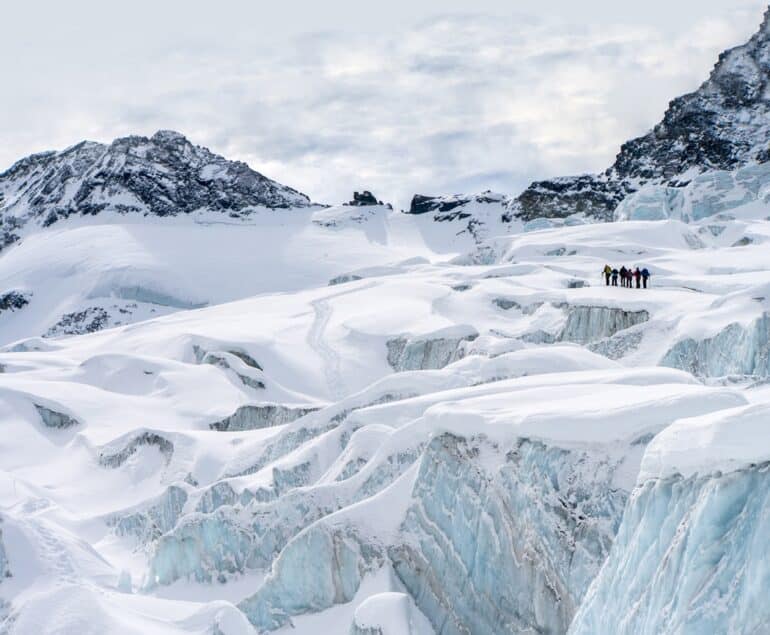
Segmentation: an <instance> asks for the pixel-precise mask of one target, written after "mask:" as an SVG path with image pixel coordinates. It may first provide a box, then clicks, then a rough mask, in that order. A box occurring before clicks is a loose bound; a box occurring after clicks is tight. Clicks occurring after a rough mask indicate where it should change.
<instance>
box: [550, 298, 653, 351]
mask: <svg viewBox="0 0 770 635" xmlns="http://www.w3.org/2000/svg"><path fill="white" fill-rule="evenodd" d="M649 319H650V314H649V313H648V312H647V311H626V310H624V309H617V308H611V307H604V306H573V307H570V308H569V313H568V315H567V323H566V324H565V325H564V328H563V329H562V332H561V334H560V335H559V338H558V339H559V340H561V341H563V342H575V343H577V344H587V343H589V342H596V341H598V340H601V339H604V338H606V337H611V336H613V335H615V333H617V332H619V331H622V330H625V329H628V328H631V327H632V326H636V325H637V324H641V323H642V322H646V321H647V320H649Z"/></svg>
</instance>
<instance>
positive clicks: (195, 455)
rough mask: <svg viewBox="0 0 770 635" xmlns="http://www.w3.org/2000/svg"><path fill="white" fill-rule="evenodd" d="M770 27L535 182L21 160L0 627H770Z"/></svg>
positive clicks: (492, 630) (1, 417)
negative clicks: (602, 156) (642, 123)
mask: <svg viewBox="0 0 770 635" xmlns="http://www.w3.org/2000/svg"><path fill="white" fill-rule="evenodd" d="M767 34H768V25H767V22H766V23H765V24H764V25H763V27H762V31H761V33H760V34H759V35H757V36H756V37H755V38H754V39H752V41H751V42H750V43H749V44H748V45H746V46H744V47H739V48H738V49H735V50H734V51H732V52H728V53H727V54H725V55H724V56H723V57H722V59H721V61H720V64H719V65H718V66H717V69H716V70H715V71H714V74H712V78H711V79H710V80H709V82H707V84H705V85H704V87H702V88H701V89H700V90H699V91H698V92H697V93H694V94H693V95H690V96H686V97H684V98H681V99H680V100H677V101H676V102H674V104H675V105H674V106H672V109H671V110H670V111H669V114H667V121H668V122H669V123H668V124H666V126H664V127H658V128H656V130H657V132H655V133H653V136H651V137H649V138H647V137H645V138H643V139H642V140H637V141H634V142H631V143H630V144H626V146H624V150H623V152H622V153H621V157H624V156H625V159H624V160H623V162H622V165H623V166H625V167H619V166H620V164H621V158H619V159H618V163H616V166H615V168H613V169H612V170H610V171H609V172H608V173H606V174H604V175H601V176H599V177H580V178H578V179H562V180H557V181H551V182H549V184H548V185H547V186H543V187H540V188H539V189H538V188H535V189H532V188H530V190H528V193H525V194H524V195H522V196H524V197H525V198H524V199H522V197H519V198H518V199H511V198H509V197H507V196H505V195H501V194H495V193H492V192H484V193H481V194H477V195H444V196H422V195H417V196H415V198H414V200H413V201H412V205H411V207H410V209H409V210H408V213H402V212H400V211H396V210H393V209H392V208H391V207H390V206H389V205H387V204H382V202H381V201H379V200H378V199H377V197H376V196H374V195H373V194H372V193H371V192H368V191H364V192H356V193H355V194H354V195H353V198H352V200H351V201H350V202H349V203H347V204H344V205H336V206H322V205H316V204H312V203H311V202H310V201H309V200H308V198H307V197H305V196H303V195H301V194H298V193H297V192H295V191H294V190H291V189H290V188H287V187H284V186H281V185H279V184H277V183H274V182H273V181H269V180H268V179H266V178H265V177H263V176H261V175H259V174H258V173H256V172H253V171H251V170H250V169H249V168H248V167H246V166H244V165H242V164H235V163H230V162H228V161H226V160H225V159H222V158H221V157H217V156H215V155H212V154H211V153H209V152H208V151H207V150H205V149H202V148H198V147H195V146H193V145H191V144H190V143H189V142H187V141H186V140H185V139H184V138H183V137H182V136H181V135H178V134H176V133H169V132H160V133H157V134H156V135H154V136H153V137H151V138H149V139H146V138H139V137H130V138H127V139H119V140H117V141H115V142H114V143H113V144H111V145H109V146H102V145H98V144H90V143H87V144H81V145H79V146H75V147H73V148H71V149H69V150H65V151H64V152H61V153H50V154H46V155H38V156H37V157H31V158H29V159H25V160H23V161H21V162H19V163H17V164H16V165H15V166H14V167H13V168H11V170H9V171H8V172H6V173H5V174H4V175H2V176H0V188H2V190H1V191H2V193H3V199H2V220H3V228H4V231H6V232H10V233H7V234H6V236H8V238H6V242H7V245H6V247H5V248H4V249H3V250H2V252H0V371H2V372H0V429H2V432H3V433H2V434H0V633H8V634H9V635H27V634H33V633H34V634H35V635H38V634H40V633H43V634H49V633H50V634H56V635H59V634H62V633H65V634H69V633H78V634H91V633H93V634H97V633H98V634H100V635H101V634H103V633H118V634H121V635H122V634H124V633H125V634H139V633H141V634H142V635H146V634H154V633H162V634H166V633H177V634H182V633H197V634H200V635H203V634H206V635H210V634H215V635H246V634H254V633H276V634H282V633H290V632H291V633H295V634H296V633H299V634H303V633H307V634H311V633H312V634H315V633H352V634H353V635H431V634H433V633H435V634H437V635H438V634H441V635H455V634H469V633H470V634H474V635H475V634H479V635H493V634H495V635H496V634H498V633H551V634H563V633H573V634H581V635H582V634H589V633H590V634H591V635H610V634H611V635H615V634H622V635H632V634H633V635H640V634H641V635H660V634H672V635H673V634H675V633H677V634H678V633H697V634H700V633H731V634H733V633H734V634H738V633H757V634H758V633H769V632H770V605H768V603H767V601H766V589H767V588H768V585H769V584H770V561H769V560H768V559H767V557H766V553H767V551H768V547H770V539H769V538H768V536H770V525H769V523H770V500H768V492H770V482H769V479H770V425H769V424H768V422H770V389H769V388H768V386H770V383H768V382H769V380H770V251H768V249H767V246H768V244H770V222H768V219H769V218H770V169H768V163H767V162H764V160H765V158H766V157H764V155H762V154H761V149H762V148H761V142H760V140H761V138H762V136H763V135H764V134H765V133H764V132H763V130H764V128H763V126H764V122H763V121H762V119H761V117H760V116H759V115H758V113H760V112H764V111H763V110H762V109H763V108H765V106H764V104H765V102H764V101H763V100H764V97H763V96H761V95H760V94H759V92H758V91H759V89H757V91H754V92H751V91H749V92H746V91H742V89H741V88H740V87H741V86H744V83H745V82H748V81H749V79H750V77H752V75H751V72H750V71H751V68H756V69H759V70H758V75H757V77H758V78H759V79H757V80H756V82H755V83H756V84H757V85H759V84H761V85H762V86H763V87H764V83H765V82H766V81H767V77H768V70H769V69H768V68H767V66H766V65H765V62H764V60H765V53H764V51H763V49H764V48H766V43H765V42H766V37H767ZM748 60H751V63H750V62H749V61H748ZM751 64H755V66H751ZM733 86H735V88H732V87H733ZM760 92H761V91H760ZM676 104H679V105H676ZM749 112H751V113H754V114H757V119H756V120H752V119H751V117H748V116H747V115H746V113H749ZM677 113H678V114H677ZM688 113H689V114H688ZM699 113H700V114H699ZM705 113H711V114H710V115H707V114H705ZM709 117H716V119H714V118H711V119H709ZM688 126H690V128H688ZM699 131H700V132H699ZM645 139H647V140H646V141H645ZM685 139H686V140H689V141H691V142H692V143H693V145H692V146H690V147H689V149H687V148H685V147H683V146H682V143H683V140H685ZM719 139H721V140H722V141H719ZM712 144H717V145H718V146H719V147H721V148H722V150H720V151H719V152H717V151H716V150H713V151H712V150H709V152H706V153H705V154H699V152H701V150H700V149H702V148H701V146H703V147H704V148H705V147H710V146H711V145H712ZM728 146H729V147H728ZM704 152H705V150H704ZM671 170H673V172H671ZM682 175H686V177H685V176H682ZM559 188H561V189H559ZM554 192H558V196H557V195H554ZM527 196H529V197H530V198H529V199H527V198H526V197H527ZM522 200H525V201H526V200H530V201H531V202H532V206H531V207H529V208H527V209H528V210H529V211H526V210H525V211H524V212H522V210H523V209H524V208H522V207H521V205H522ZM549 206H555V207H549ZM554 209H556V210H557V211H556V212H554V211H553V210H554ZM597 210H599V211H597ZM602 210H603V211H602ZM530 212H531V213H530ZM610 218H614V219H615V220H617V222H607V223H605V222H595V221H596V220H607V219H610ZM607 263H610V264H612V265H615V266H618V267H620V266H621V265H626V266H630V267H636V266H640V267H647V268H648V269H649V270H650V271H651V272H652V278H651V288H649V289H636V288H634V289H627V288H622V287H613V286H605V282H604V279H603V277H602V275H601V271H602V269H603V267H604V265H605V264H607Z"/></svg>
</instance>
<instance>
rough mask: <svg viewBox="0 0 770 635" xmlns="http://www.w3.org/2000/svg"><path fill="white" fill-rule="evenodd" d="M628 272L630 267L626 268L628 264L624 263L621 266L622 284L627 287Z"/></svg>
mask: <svg viewBox="0 0 770 635" xmlns="http://www.w3.org/2000/svg"><path fill="white" fill-rule="evenodd" d="M627 274H628V269H626V266H625V265H623V266H622V267H621V268H620V286H621V287H625V286H626V275H627Z"/></svg>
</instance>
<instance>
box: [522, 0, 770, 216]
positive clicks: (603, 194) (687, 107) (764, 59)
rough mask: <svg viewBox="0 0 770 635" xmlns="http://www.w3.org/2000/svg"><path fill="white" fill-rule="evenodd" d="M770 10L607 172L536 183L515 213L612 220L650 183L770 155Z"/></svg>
mask: <svg viewBox="0 0 770 635" xmlns="http://www.w3.org/2000/svg"><path fill="white" fill-rule="evenodd" d="M769 95H770V10H768V12H767V13H766V14H765V19H764V21H763V23H762V26H761V27H760V29H759V31H758V32H757V33H756V34H755V35H754V36H753V37H752V38H751V39H750V40H749V42H747V43H746V44H744V45H742V46H738V47H736V48H733V49H730V50H728V51H725V52H724V53H722V54H721V55H720V56H719V60H718V62H717V64H716V66H715V67H714V70H713V71H712V72H711V76H710V77H709V79H708V80H707V81H706V82H704V83H703V84H702V85H701V86H700V88H698V90H696V91H695V92H693V93H690V94H687V95H683V96H681V97H678V98H676V99H674V100H673V101H672V102H671V103H670V104H669V107H668V110H667V111H666V113H665V115H664V117H663V121H661V122H660V123H659V124H658V125H656V126H655V127H654V128H653V129H652V130H651V131H650V132H648V133H647V134H646V135H644V136H642V137H639V138H638V139H633V140H631V141H628V142H626V143H624V144H623V146H622V147H621V149H620V153H619V154H618V156H617V158H616V160H615V163H614V164H613V165H612V166H611V167H610V168H609V169H608V170H607V171H606V172H604V173H603V174H600V175H584V176H577V177H566V178H557V179H552V180H548V181H539V182H536V183H533V184H532V185H530V186H529V187H528V188H527V189H526V190H525V191H524V192H523V193H522V194H521V195H520V196H519V197H518V198H517V199H515V200H514V201H513V203H512V204H511V206H510V211H509V213H508V217H509V218H510V219H513V218H521V219H522V220H525V221H528V220H532V219H533V218H539V217H546V218H564V217H566V216H569V215H571V214H574V213H581V212H582V213H584V214H586V215H587V216H590V217H593V218H595V219H597V220H603V221H607V220H612V215H613V211H614V210H615V208H616V207H617V205H618V203H620V201H622V200H623V198H625V197H626V196H627V195H628V194H630V193H632V192H634V191H635V190H636V189H638V188H639V186H640V185H643V184H645V183H647V182H660V183H667V184H668V185H670V186H672V187H677V186H683V185H686V184H687V177H686V176H685V173H687V172H688V171H689V170H692V169H695V170H697V171H699V172H702V171H705V170H714V169H719V170H730V169H735V168H737V167H740V166H742V165H746V164H747V163H750V162H753V161H759V162H765V161H768V160H770V97H769Z"/></svg>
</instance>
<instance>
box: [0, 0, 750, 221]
mask: <svg viewBox="0 0 770 635" xmlns="http://www.w3.org/2000/svg"><path fill="white" fill-rule="evenodd" d="M764 6H765V5H764V3H762V2H749V3H747V4H745V5H743V8H735V7H733V8H731V9H730V10H729V13H726V14H725V17H724V18H719V17H718V16H717V17H709V18H704V19H702V20H700V21H698V22H696V23H695V24H694V26H692V27H691V28H688V29H687V30H686V31H683V32H681V33H679V34H678V35H676V36H674V37H671V36H670V34H669V35H664V34H663V32H662V31H659V30H656V29H654V28H652V27H650V26H644V27H641V26H639V27H628V26H620V25H616V26H612V25H607V24H593V25H592V24H590V23H586V24H582V25H577V24H574V23H571V24H566V23H561V22H558V21H555V20H550V19H533V18H526V17H521V16H515V17H508V18H499V17H495V18H492V17H488V16H481V15H452V16H445V17H437V18H433V19H430V20H426V21H422V22H420V23H418V24H416V25H414V26H413V27H412V28H410V29H408V30H401V31H399V32H395V29H390V30H388V31H387V32H377V30H376V28H370V29H350V30H348V31H345V30H336V31H333V32H331V31H327V32H323V33H313V34H305V35H302V36H298V37H297V36H292V37H291V38H290V39H287V40H285V41H284V42H282V43H281V42H278V43H276V42H274V43H273V44H271V45H269V46H268V45H267V44H265V43H262V44H260V43H259V42H250V41H249V40H248V38H246V39H244V38H243V37H238V38H234V40H233V41H232V42H229V41H227V37H226V36H223V37H217V38H212V39H211V40H206V39H201V38H200V36H195V37H191V38H189V39H185V38H183V37H177V38H174V39H172V38H169V40H168V42H167V43H166V44H165V45H161V46H152V47H148V49H147V50H144V51H143V52H142V53H137V48H136V47H133V48H126V49H125V50H123V49H121V44H120V42H121V40H116V47H117V49H116V50H110V52H109V54H105V57H104V59H103V60H101V59H100V58H99V54H98V51H90V54H88V53H89V50H88V48H85V49H82V51H83V52H82V56H81V57H82V59H78V58H77V57H76V56H75V54H74V53H72V54H71V55H70V56H69V57H68V56H67V55H66V54H65V55H64V56H63V58H62V59H57V55H56V52H55V51H48V53H47V55H42V54H40V55H39V58H38V57H34V56H33V61H34V64H33V63H32V62H30V60H26V61H25V64H26V65H24V69H25V72H24V76H23V77H21V76H20V75H19V74H18V73H17V75H16V76H15V77H14V74H13V69H11V68H10V66H9V68H8V70H9V73H10V77H11V80H7V81H6V89H9V90H7V91H6V92H7V94H6V95H5V96H4V99H3V103H2V105H0V109H1V110H0V115H2V116H1V117H0V136H2V139H3V144H2V147H0V165H10V163H12V162H13V161H14V160H16V159H17V158H20V157H21V156H23V155H25V154H28V153H30V152H32V151H36V150H41V149H45V148H49V147H64V146H66V145H70V144H71V143H74V142H76V141H79V140H80V139H82V138H95V139H97V140H110V139H112V138H113V137H116V136H121V135H125V134H134V133H139V134H151V133H152V132H154V130H156V129H158V128H173V129H176V130H179V131H180V132H183V133H184V134H186V135H187V136H188V137H189V138H190V139H191V140H192V141H193V142H195V143H199V144H201V145H206V146H209V147H210V148H211V149H212V150H214V151H216V152H219V153H221V154H224V155H225V156H227V157H229V158H237V159H242V160H245V161H247V162H248V163H249V164H250V165H251V166H252V167H254V168H255V169H257V170H260V171H261V172H263V173H265V174H266V175H268V176H270V177H271V178H275V179H277V180H279V181H282V182H284V183H286V184H288V185H291V186H293V187H296V188H298V189H300V190H302V191H304V192H306V193H308V194H309V195H311V197H312V198H313V199H315V200H319V201H325V202H339V201H341V200H346V199H347V198H348V197H349V196H350V193H351V191H352V190H354V189H362V188H368V189H372V190H373V191H374V192H375V194H377V196H379V197H380V198H383V199H386V200H392V201H395V202H396V203H397V204H399V205H401V206H405V205H408V201H409V199H410V197H411V195H412V194H413V193H415V192H421V193H447V192H460V191H477V190H481V189H487V188H491V189H496V190H500V191H505V192H509V193H517V192H518V191H520V190H521V189H522V188H523V187H525V186H526V185H527V184H528V182H529V181H531V180H533V179H536V178H546V177H549V176H555V175H560V174H571V173H579V172H587V171H597V170H602V169H604V168H605V167H607V166H608V165H609V164H610V163H611V161H612V159H613V157H614V155H615V153H616V152H617V149H618V147H619V144H620V143H621V142H623V141H624V140H626V139H627V138H629V137H631V136H635V135H638V134H641V133H643V132H645V131H646V130H647V129H648V128H650V127H651V126H652V125H653V124H654V123H656V122H657V121H658V120H659V119H660V117H661V115H662V113H663V111H664V110H665V108H666V105H667V103H668V101H669V100H670V99H671V98H673V97H674V96H676V95H678V94H680V93H682V92H684V91H687V90H693V89H695V88H696V87H697V86H698V84H699V83H700V82H701V81H702V80H703V79H705V77H706V75H707V74H708V72H709V70H710V68H711V67H712V65H713V64H714V62H715V61H716V55H717V53H718V52H719V51H720V50H722V49H723V48H725V47H727V46H730V45H734V44H739V43H741V42H742V41H744V40H745V39H746V38H747V37H748V35H750V34H751V33H752V32H753V31H754V30H755V29H756V27H757V26H758V24H759V21H760V19H761V14H762V10H763V8H764ZM177 35H178V34H177ZM88 37H90V35H89V33H87V32H86V33H83V34H82V35H81V39H80V40H79V45H82V43H83V42H84V41H88V40H87V38H88ZM94 37H95V42H98V43H100V44H99V45H100V46H103V42H104V41H105V35H104V34H103V33H102V34H100V35H99V36H98V37H96V36H94ZM65 46H66V44H65ZM73 46H74V48H73V50H81V49H78V48H77V47H76V46H75V45H73ZM4 59H5V60H6V63H7V64H9V65H11V64H13V60H9V59H8V57H7V56H5V58H4ZM121 60H122V61H121ZM30 64H31V65H32V67H33V68H34V67H35V64H37V65H38V66H39V74H37V75H35V73H34V71H29V70H27V69H28V67H29V66H30ZM14 79H15V83H14V81H13V80H14ZM75 81H76V83H75ZM9 83H11V84H13V85H9ZM10 89H12V90H10Z"/></svg>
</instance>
